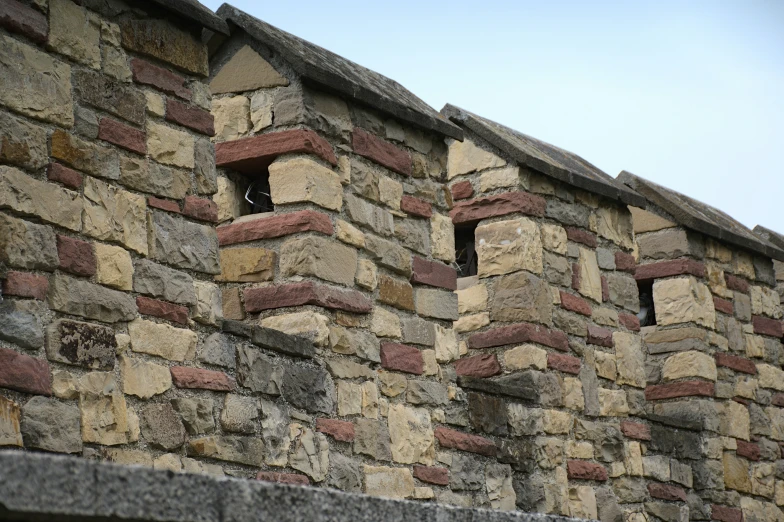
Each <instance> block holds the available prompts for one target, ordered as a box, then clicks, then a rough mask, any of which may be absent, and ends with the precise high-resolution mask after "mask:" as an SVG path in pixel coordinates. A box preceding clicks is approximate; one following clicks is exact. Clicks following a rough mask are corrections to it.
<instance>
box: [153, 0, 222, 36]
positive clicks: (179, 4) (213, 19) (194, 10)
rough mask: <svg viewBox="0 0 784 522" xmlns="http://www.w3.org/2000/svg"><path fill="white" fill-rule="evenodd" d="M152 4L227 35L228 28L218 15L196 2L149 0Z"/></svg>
mask: <svg viewBox="0 0 784 522" xmlns="http://www.w3.org/2000/svg"><path fill="white" fill-rule="evenodd" d="M150 1H151V2H153V3H154V4H158V5H159V6H161V7H163V8H164V9H167V10H169V11H172V12H174V13H176V14H178V15H180V16H183V17H185V18H187V19H188V20H191V21H193V22H196V23H198V24H200V25H202V26H203V27H206V28H207V29H210V30H212V31H215V32H216V33H221V34H225V35H228V34H229V26H228V24H227V23H226V22H225V21H224V20H223V19H222V18H220V17H219V16H218V15H216V14H215V13H213V12H212V11H210V10H209V9H207V7H205V6H204V5H202V4H201V3H199V2H198V0H150Z"/></svg>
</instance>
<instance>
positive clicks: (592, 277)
mask: <svg viewBox="0 0 784 522" xmlns="http://www.w3.org/2000/svg"><path fill="white" fill-rule="evenodd" d="M578 262H579V266H580V288H579V290H578V292H580V293H581V294H582V295H584V296H585V297H588V298H590V299H592V300H594V301H596V302H597V303H601V302H602V273H601V272H600V271H599V262H598V261H597V259H596V252H594V251H593V250H589V249H587V248H583V247H580V254H579V259H578Z"/></svg>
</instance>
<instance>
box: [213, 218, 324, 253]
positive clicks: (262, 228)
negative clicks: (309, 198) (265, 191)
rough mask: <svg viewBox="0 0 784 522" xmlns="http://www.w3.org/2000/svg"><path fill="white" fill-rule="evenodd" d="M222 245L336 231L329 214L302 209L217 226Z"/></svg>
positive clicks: (219, 240)
mask: <svg viewBox="0 0 784 522" xmlns="http://www.w3.org/2000/svg"><path fill="white" fill-rule="evenodd" d="M217 232H218V242H219V244H220V246H226V245H233V244H236V243H244V242H246V241H256V240H257V239H272V238H275V237H281V236H287V235H289V234H296V233H297V232H320V233H322V234H325V235H327V236H331V235H332V233H333V232H334V228H333V227H332V220H330V218H329V216H328V215H326V214H323V213H321V212H316V211H315V210H300V211H299V212H289V213H288V214H281V215H277V216H269V217H261V218H258V219H254V220H250V221H245V222H244V223H236V224H233V225H225V226H222V227H218V228H217Z"/></svg>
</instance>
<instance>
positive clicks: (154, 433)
mask: <svg viewBox="0 0 784 522" xmlns="http://www.w3.org/2000/svg"><path fill="white" fill-rule="evenodd" d="M140 418H141V432H142V435H143V436H144V439H145V440H146V441H147V443H148V444H150V445H151V446H152V447H153V448H157V449H162V450H164V451H171V450H175V449H177V448H179V447H180V446H182V445H183V444H184V443H185V435H186V434H185V427H184V426H183V425H182V421H181V420H180V418H179V416H178V415H177V412H175V411H174V408H172V405H171V404H169V403H168V402H165V403H162V404H148V405H147V406H145V407H144V409H142V411H141V414H140Z"/></svg>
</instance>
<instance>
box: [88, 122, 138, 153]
mask: <svg viewBox="0 0 784 522" xmlns="http://www.w3.org/2000/svg"><path fill="white" fill-rule="evenodd" d="M98 138H99V139H102V140H104V141H108V142H109V143H113V144H115V145H117V146H118V147H122V148H123V149H125V150H129V151H131V152H135V153H137V154H141V155H144V154H146V153H147V135H146V134H145V132H144V131H141V130H139V129H135V128H133V127H131V126H130V125H126V124H124V123H120V122H119V121H117V120H113V119H111V118H101V121H100V123H99V124H98Z"/></svg>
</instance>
